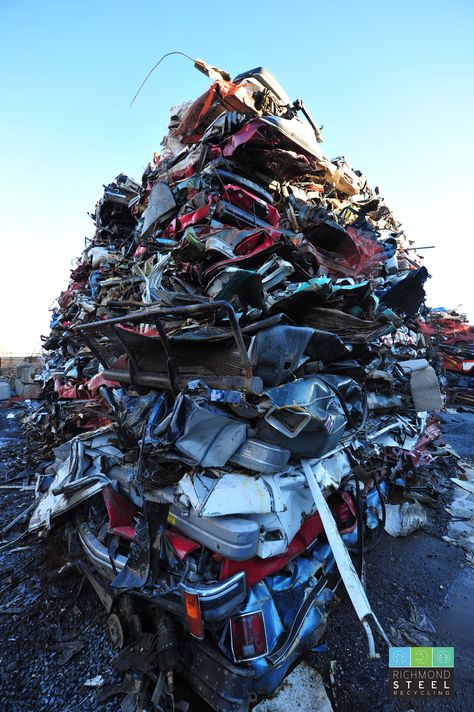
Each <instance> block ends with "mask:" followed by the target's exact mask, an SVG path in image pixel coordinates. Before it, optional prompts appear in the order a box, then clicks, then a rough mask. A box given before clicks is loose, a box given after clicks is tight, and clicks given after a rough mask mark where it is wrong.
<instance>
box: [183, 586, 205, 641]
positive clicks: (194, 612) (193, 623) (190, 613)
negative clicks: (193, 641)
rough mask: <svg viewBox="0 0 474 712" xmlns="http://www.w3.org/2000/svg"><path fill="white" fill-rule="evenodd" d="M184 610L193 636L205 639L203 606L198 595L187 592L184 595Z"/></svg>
mask: <svg viewBox="0 0 474 712" xmlns="http://www.w3.org/2000/svg"><path fill="white" fill-rule="evenodd" d="M184 609H185V612H186V620H187V622H188V629H189V632H190V633H191V635H193V636H194V637H195V638H200V639H202V638H204V628H203V625H202V618H201V606H200V605H199V598H198V596H197V594H196V593H188V592H187V591H186V592H185V593H184Z"/></svg>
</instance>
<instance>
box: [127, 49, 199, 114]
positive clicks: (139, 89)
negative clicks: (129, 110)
mask: <svg viewBox="0 0 474 712" xmlns="http://www.w3.org/2000/svg"><path fill="white" fill-rule="evenodd" d="M172 54H181V55H182V56H183V57H186V58H187V59H190V60H191V62H192V63H193V64H194V59H193V58H192V57H190V56H189V54H186V52H179V51H175V52H167V53H166V54H164V55H163V56H162V57H160V59H159V60H158V62H157V63H156V64H155V65H154V66H153V67H152V68H151V69H150V71H149V72H148V74H147V75H146V77H145V79H144V80H143V81H142V83H141V84H140V86H139V87H138V90H137V93H136V94H135V96H134V97H133V99H132V101H131V102H130V106H132V104H133V102H134V101H135V99H136V98H137V96H138V95H139V94H140V92H141V90H142V89H143V87H144V85H145V83H146V82H147V80H148V78H149V77H150V75H151V74H152V73H153V72H154V71H155V69H156V68H157V67H158V66H159V65H160V64H161V63H162V61H163V60H164V59H165V58H166V57H169V56H170V55H172Z"/></svg>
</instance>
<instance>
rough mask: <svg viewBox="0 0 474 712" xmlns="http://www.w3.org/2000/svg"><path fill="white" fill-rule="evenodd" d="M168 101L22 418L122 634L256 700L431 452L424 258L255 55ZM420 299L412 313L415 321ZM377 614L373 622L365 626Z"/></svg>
mask: <svg viewBox="0 0 474 712" xmlns="http://www.w3.org/2000/svg"><path fill="white" fill-rule="evenodd" d="M196 67H197V68H198V69H200V70H201V71H202V72H204V73H205V74H207V76H209V77H210V79H211V80H212V84H211V86H210V87H209V89H208V90H207V91H205V93H204V94H203V95H202V96H200V97H199V98H198V99H197V100H195V101H192V102H189V103H186V104H183V105H182V106H178V107H174V108H173V110H172V116H171V120H170V124H169V133H168V135H167V136H166V137H165V138H164V139H163V142H162V151H161V152H160V153H159V154H155V155H154V157H153V160H152V162H151V163H150V165H149V166H148V168H147V169H146V170H145V173H144V175H143V179H142V182H141V184H139V183H137V182H135V181H134V180H132V179H131V178H129V177H128V176H126V175H119V176H118V177H117V178H116V179H115V181H113V182H112V183H111V184H110V185H107V186H106V187H105V190H104V194H103V197H102V198H101V199H100V201H99V202H98V203H97V205H96V208H95V212H94V213H93V215H91V217H92V218H93V220H94V223H95V233H94V236H93V237H92V239H91V240H90V241H88V243H87V245H86V247H85V250H84V252H83V253H82V255H81V257H80V258H79V259H78V261H77V266H76V267H75V269H74V270H73V271H72V273H71V280H70V284H69V287H68V289H67V290H66V291H64V292H63V293H62V294H61V295H60V297H59V298H58V302H57V304H58V306H57V308H56V309H55V310H54V313H53V317H52V321H51V333H50V335H49V337H48V338H46V339H45V340H44V349H45V351H46V353H47V355H46V358H45V363H44V367H43V370H42V372H41V379H42V383H43V401H42V402H40V403H39V404H38V406H37V407H36V408H35V409H34V410H33V411H32V413H31V415H30V417H29V420H28V425H27V428H28V437H29V439H30V449H31V450H32V452H33V456H34V460H35V461H34V465H35V468H36V471H37V472H39V473H40V477H39V482H40V484H39V491H40V496H39V498H38V501H37V505H36V508H35V510H34V512H33V515H32V517H31V521H30V525H29V528H30V531H32V532H38V533H42V534H44V533H46V532H48V531H50V530H55V531H56V532H57V531H58V530H59V531H62V532H63V533H64V539H65V541H67V545H68V547H69V551H70V554H71V557H74V559H75V560H76V561H77V565H78V566H79V567H80V568H81V571H82V572H83V573H84V576H86V577H87V579H88V580H89V581H90V582H91V584H92V586H93V587H94V589H95V590H96V592H97V593H98V595H99V597H100V599H101V601H102V602H103V604H104V606H105V608H106V609H107V611H108V613H109V615H110V617H109V619H108V620H109V628H110V631H111V635H112V636H113V638H114V640H115V641H116V642H117V644H118V645H121V644H123V641H124V639H125V640H127V638H137V637H139V636H140V635H142V634H143V633H144V632H145V633H146V634H147V635H150V634H152V635H153V636H154V637H153V640H154V646H155V647H154V650H155V653H156V655H157V660H158V667H159V677H158V681H157V683H156V687H155V689H154V692H153V700H154V702H155V703H156V704H157V705H158V704H160V705H161V706H162V707H163V708H165V707H166V704H169V705H171V702H168V703H167V702H166V700H172V694H173V689H174V685H175V673H177V674H178V676H179V678H180V679H181V680H183V679H184V681H185V683H186V684H187V685H188V686H189V687H191V688H192V689H193V690H194V691H195V692H197V693H198V694H199V695H200V696H201V697H202V698H204V699H205V700H206V702H207V703H208V704H209V705H210V706H211V707H212V708H213V709H215V710H221V711H223V712H224V711H228V710H247V709H249V707H251V706H253V705H255V703H256V702H257V701H258V700H259V699H261V698H264V697H266V696H268V695H271V694H272V693H273V692H274V691H275V690H276V689H277V688H278V686H279V685H280V683H281V681H282V680H283V679H284V677H285V676H286V675H287V673H288V671H289V670H290V669H291V668H292V667H293V666H294V665H295V663H296V662H297V661H298V660H299V659H300V658H301V657H302V656H303V654H305V653H307V652H308V651H311V650H313V649H314V648H315V646H317V644H318V640H319V639H320V637H321V635H322V633H323V631H324V629H325V626H326V624H327V620H328V612H329V610H330V607H331V602H332V601H333V599H334V591H335V589H336V586H338V585H339V583H340V581H341V579H342V582H343V583H344V585H345V586H346V588H347V591H348V593H349V597H350V600H351V602H352V604H353V605H354V608H355V610H356V612H357V615H358V617H359V619H360V621H361V624H362V628H361V630H363V631H365V634H366V635H367V640H368V649H369V653H370V655H371V656H375V655H376V654H377V653H376V645H375V639H374V633H375V634H377V635H378V637H379V639H380V644H381V645H384V643H383V640H385V642H387V639H386V636H385V633H384V631H383V628H382V626H381V625H380V623H379V621H378V620H377V618H376V616H375V614H374V612H373V610H372V608H371V606H370V603H369V601H368V600H367V597H366V594H365V590H364V588H363V587H362V585H361V583H360V578H359V574H360V571H361V566H362V557H363V553H364V551H366V550H367V549H370V548H372V547H373V546H375V545H376V543H377V540H378V539H379V537H380V533H381V531H382V530H383V528H384V522H385V503H386V501H388V498H389V496H390V495H391V493H392V492H393V491H394V490H395V489H397V488H399V489H400V488H403V487H404V486H405V484H406V482H407V480H409V479H410V477H411V476H412V474H413V472H415V471H416V468H417V467H418V466H419V465H420V464H422V463H426V462H427V460H429V458H430V454H429V450H428V449H427V448H428V446H429V443H430V442H432V441H433V440H434V439H435V438H436V437H437V436H438V435H439V429H438V428H437V426H436V422H435V419H434V418H433V417H432V416H431V415H430V411H433V410H435V409H437V408H440V407H441V406H442V403H443V401H442V397H441V393H440V390H439V385H438V378H437V376H436V373H435V371H434V369H433V368H432V366H431V365H430V364H429V362H428V360H427V355H428V350H427V349H428V346H429V340H430V338H431V337H430V336H429V335H427V332H426V328H425V332H423V330H422V329H421V328H420V323H421V324H423V325H424V327H426V325H427V323H428V322H427V312H426V310H425V307H424V296H425V293H424V288H423V285H424V283H425V281H426V279H427V278H428V276H429V275H428V272H427V269H426V267H425V266H423V264H422V259H421V258H420V257H419V256H418V255H417V253H416V250H415V249H414V248H413V245H412V243H410V241H409V240H408V239H407V238H406V236H405V235H404V233H403V231H402V229H401V226H400V223H398V222H397V220H396V219H395V218H394V217H393V215H392V213H391V211H390V209H389V208H388V207H387V206H386V205H385V203H384V201H383V199H382V197H381V196H380V194H379V191H378V189H377V188H375V189H372V188H370V187H369V184H368V182H367V179H366V178H365V176H364V175H363V174H362V173H361V172H360V171H356V170H352V169H351V168H350V167H349V165H348V163H347V162H346V160H345V159H344V158H342V157H339V158H336V159H335V160H329V159H327V158H326V157H325V156H324V154H323V152H322V149H321V133H320V129H319V127H318V126H317V125H316V123H315V122H314V120H313V119H312V117H311V115H310V113H309V111H308V109H307V108H306V106H305V105H304V103H303V102H302V101H300V100H297V101H291V100H290V99H289V98H288V96H287V95H286V93H285V91H284V90H283V89H282V88H281V87H280V85H279V84H278V82H277V81H276V80H275V78H274V77H273V76H272V75H271V74H270V73H269V72H268V71H266V70H265V69H263V68H257V69H253V70H251V71H248V72H244V73H242V74H240V75H238V76H236V77H235V78H234V79H231V78H230V76H229V75H228V74H227V73H226V72H224V71H222V70H220V69H217V68H216V67H211V66H210V65H208V64H206V63H205V62H202V61H200V60H196ZM420 315H421V318H420ZM362 635H363V633H362Z"/></svg>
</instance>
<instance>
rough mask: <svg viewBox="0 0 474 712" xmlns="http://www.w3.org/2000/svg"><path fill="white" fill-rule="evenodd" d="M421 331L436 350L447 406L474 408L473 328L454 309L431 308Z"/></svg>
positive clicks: (465, 318) (463, 316)
mask: <svg viewBox="0 0 474 712" xmlns="http://www.w3.org/2000/svg"><path fill="white" fill-rule="evenodd" d="M420 329H421V331H422V333H423V334H424V336H425V338H426V339H427V340H428V341H431V342H432V343H433V344H434V347H435V349H436V350H437V352H438V353H437V354H436V356H437V360H438V364H439V369H440V370H441V371H443V372H444V381H445V382H444V385H445V386H446V396H447V398H448V400H449V402H450V403H453V404H463V405H466V406H470V407H472V406H474V380H473V376H474V327H473V326H472V325H471V324H469V321H468V318H467V315H466V314H461V313H459V312H458V311H456V310H455V309H444V308H439V309H431V310H430V311H429V312H428V314H427V315H426V319H420Z"/></svg>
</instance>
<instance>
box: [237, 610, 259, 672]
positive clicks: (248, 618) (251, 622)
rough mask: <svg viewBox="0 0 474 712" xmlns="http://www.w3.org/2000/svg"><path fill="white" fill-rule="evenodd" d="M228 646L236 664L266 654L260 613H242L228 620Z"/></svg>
mask: <svg viewBox="0 0 474 712" xmlns="http://www.w3.org/2000/svg"><path fill="white" fill-rule="evenodd" d="M230 644H231V647H232V654H233V656H234V660H235V661H236V662H240V661H241V660H254V659H255V658H260V657H262V655H265V654H266V653H268V646H267V635H266V632H265V621H264V620H263V613H262V611H256V612H255V613H244V615H242V616H233V617H232V618H231V619H230Z"/></svg>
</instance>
